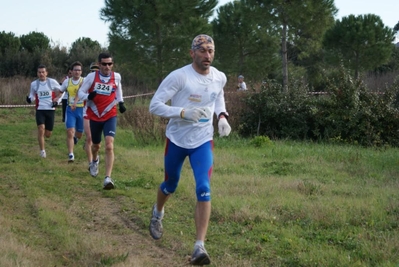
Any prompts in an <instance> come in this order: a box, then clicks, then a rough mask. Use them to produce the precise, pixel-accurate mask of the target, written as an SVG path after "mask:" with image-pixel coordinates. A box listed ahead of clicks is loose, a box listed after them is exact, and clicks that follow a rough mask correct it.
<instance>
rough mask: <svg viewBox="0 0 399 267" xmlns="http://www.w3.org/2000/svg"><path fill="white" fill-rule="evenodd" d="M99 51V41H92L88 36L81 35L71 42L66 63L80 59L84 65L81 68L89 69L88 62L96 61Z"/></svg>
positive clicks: (100, 49)
mask: <svg viewBox="0 0 399 267" xmlns="http://www.w3.org/2000/svg"><path fill="white" fill-rule="evenodd" d="M101 51H102V48H101V45H100V43H99V42H97V41H93V40H92V39H90V38H88V37H81V38H79V39H77V40H76V41H75V42H73V43H72V45H71V49H70V51H69V60H68V63H69V64H71V63H72V62H74V61H80V62H81V63H82V64H83V66H84V67H83V70H89V66H90V63H91V62H93V61H97V57H98V54H99V53H100V52H101ZM69 64H68V65H69Z"/></svg>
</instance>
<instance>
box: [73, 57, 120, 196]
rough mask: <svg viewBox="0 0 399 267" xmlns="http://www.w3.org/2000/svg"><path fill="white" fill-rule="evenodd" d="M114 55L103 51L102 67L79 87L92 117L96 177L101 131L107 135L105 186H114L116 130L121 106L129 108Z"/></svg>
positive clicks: (109, 187) (95, 174)
mask: <svg viewBox="0 0 399 267" xmlns="http://www.w3.org/2000/svg"><path fill="white" fill-rule="evenodd" d="M113 64H114V63H113V60H112V56H111V55H110V54H108V53H101V54H100V55H99V56H98V65H99V67H100V70H99V71H96V72H92V73H89V74H88V75H87V77H86V78H85V80H84V81H83V84H82V86H81V87H80V89H79V92H78V96H79V98H80V99H82V100H87V103H86V105H87V113H86V114H87V117H88V119H89V120H90V132H91V138H92V142H93V145H92V152H93V155H92V156H93V159H97V160H93V161H92V162H91V164H90V167H89V171H90V174H91V175H92V176H93V177H96V176H97V175H98V163H99V162H98V157H97V156H98V153H99V149H100V146H101V135H102V134H104V139H105V178H104V185H103V189H105V190H110V189H114V188H115V185H114V182H113V181H112V179H111V173H112V167H113V164H114V138H115V133H116V122H117V118H116V117H117V110H116V105H117V104H118V105H119V112H120V113H123V112H125V111H126V108H125V105H124V103H123V93H122V84H121V75H120V74H119V73H117V72H114V71H112V67H113Z"/></svg>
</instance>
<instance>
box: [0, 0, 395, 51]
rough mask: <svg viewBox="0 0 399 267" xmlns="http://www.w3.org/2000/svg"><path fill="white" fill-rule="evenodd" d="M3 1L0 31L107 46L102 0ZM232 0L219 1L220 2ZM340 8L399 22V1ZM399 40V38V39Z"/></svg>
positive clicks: (348, 3) (341, 3) (342, 0)
mask: <svg viewBox="0 0 399 267" xmlns="http://www.w3.org/2000/svg"><path fill="white" fill-rule="evenodd" d="M60 2H61V1H57V0H40V1H35V0H24V1H22V0H14V1H8V0H7V1H5V0H0V6H1V9H2V19H1V26H0V31H5V32H13V33H14V34H15V35H16V36H21V35H23V34H28V33H30V32H32V31H36V32H42V33H44V34H45V35H46V36H47V37H49V38H50V39H51V40H52V41H53V44H60V45H61V46H67V47H70V45H71V44H72V43H73V42H74V41H76V40H77V39H78V38H80V37H89V38H90V39H92V40H96V41H98V42H99V43H100V44H101V45H102V46H107V45H108V41H107V34H108V26H109V25H108V24H106V23H105V22H104V21H102V20H101V19H100V9H101V8H102V7H103V6H104V1H100V0H69V1H64V4H60ZM228 2H231V1H228V0H221V1H219V6H220V5H225V4H226V3H228ZM335 5H336V7H337V8H338V9H339V13H338V15H337V17H336V19H340V18H341V17H342V16H347V15H350V14H354V15H363V14H370V13H371V14H375V15H378V16H380V17H381V19H382V21H383V22H384V24H385V25H386V26H388V27H391V28H393V27H394V26H395V25H396V23H398V22H399V15H398V14H399V0H378V1H377V0H335ZM398 41H399V40H398Z"/></svg>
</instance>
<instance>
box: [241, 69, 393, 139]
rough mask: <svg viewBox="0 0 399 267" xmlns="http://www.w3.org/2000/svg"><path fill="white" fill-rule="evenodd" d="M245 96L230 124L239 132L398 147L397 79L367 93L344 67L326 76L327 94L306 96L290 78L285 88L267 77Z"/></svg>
mask: <svg viewBox="0 0 399 267" xmlns="http://www.w3.org/2000/svg"><path fill="white" fill-rule="evenodd" d="M267 85H268V86H263V85H262V86H260V88H259V89H258V90H256V89H254V90H253V92H252V93H249V94H247V95H246V96H245V97H244V99H243V101H244V103H245V105H246V108H244V109H242V112H241V114H240V124H239V126H237V127H236V128H237V129H239V130H240V134H242V135H243V136H252V135H264V136H269V137H271V138H279V139H285V138H289V139H294V140H317V141H334V142H336V141H339V142H345V143H351V144H361V145H364V146H383V145H391V146H399V111H398V104H397V103H398V100H397V99H398V95H399V83H398V82H397V83H394V84H393V85H391V86H389V87H387V88H386V89H385V91H384V93H383V94H377V93H375V92H371V91H370V90H368V88H367V87H366V86H365V85H364V83H362V82H361V81H360V80H354V79H353V78H352V77H351V76H350V75H349V74H348V73H347V72H346V71H345V70H344V69H339V70H337V71H335V72H333V73H331V74H329V75H328V76H327V77H326V91H327V93H328V94H327V95H310V94H309V93H308V88H307V87H306V86H305V85H303V84H301V83H299V82H291V84H290V85H289V92H283V90H282V88H281V85H280V84H277V83H275V82H273V81H269V82H268V83H267Z"/></svg>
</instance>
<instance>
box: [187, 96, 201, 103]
mask: <svg viewBox="0 0 399 267" xmlns="http://www.w3.org/2000/svg"><path fill="white" fill-rule="evenodd" d="M188 100H190V101H193V102H201V101H202V95H196V94H191V95H190V96H189V97H188Z"/></svg>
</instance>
